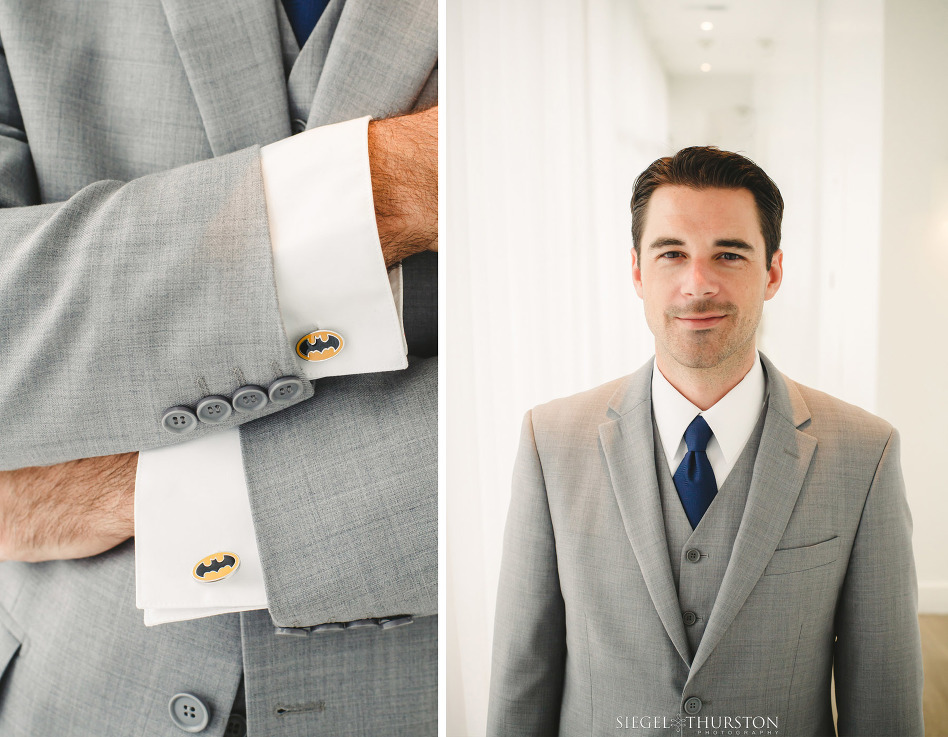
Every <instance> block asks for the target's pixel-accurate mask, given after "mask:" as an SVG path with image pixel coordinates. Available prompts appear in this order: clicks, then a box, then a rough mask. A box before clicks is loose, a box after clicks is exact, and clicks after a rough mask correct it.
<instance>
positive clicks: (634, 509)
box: [599, 362, 691, 664]
mask: <svg viewBox="0 0 948 737" xmlns="http://www.w3.org/2000/svg"><path fill="white" fill-rule="evenodd" d="M651 380H652V363H651V362H649V363H648V364H646V365H645V366H643V367H642V368H641V369H639V370H638V371H637V372H635V373H634V374H633V375H632V376H630V377H629V379H628V381H626V382H623V384H622V386H620V387H619V389H618V390H617V391H616V393H615V395H614V396H613V398H612V400H610V402H609V414H610V416H611V417H614V418H615V419H614V420H612V421H611V422H605V423H603V424H602V425H600V426H599V439H600V442H601V443H602V450H603V453H604V454H605V456H606V463H607V465H608V467H609V476H610V478H611V479H612V490H613V492H614V493H615V495H616V502H617V504H618V505H619V513H620V514H621V515H622V522H623V525H624V526H625V532H626V535H627V536H628V538H629V542H630V543H631V544H632V550H633V552H634V553H635V557H636V559H637V560H638V562H639V568H640V569H641V570H642V577H643V578H644V579H645V585H646V587H647V588H648V593H649V595H650V596H651V597H652V602H653V604H654V605H655V610H656V611H657V612H658V616H659V618H660V619H661V620H662V624H663V625H664V626H665V630H666V631H667V632H668V636H669V637H670V638H671V641H672V643H673V644H674V645H675V649H676V650H678V654H679V655H681V658H682V660H683V661H684V662H685V663H686V664H690V663H691V653H690V650H689V647H688V638H687V636H686V635H685V627H684V624H683V623H682V619H681V608H680V606H679V604H678V594H677V591H676V590H675V582H674V579H673V578H672V569H671V562H670V561H669V559H668V544H667V543H666V541H665V523H664V519H663V517H662V502H661V498H660V495H659V489H658V477H657V476H656V475H655V454H654V451H653V439H652V402H651Z"/></svg>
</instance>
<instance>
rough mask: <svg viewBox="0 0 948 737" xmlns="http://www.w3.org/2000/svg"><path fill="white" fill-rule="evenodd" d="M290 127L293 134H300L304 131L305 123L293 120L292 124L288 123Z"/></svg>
mask: <svg viewBox="0 0 948 737" xmlns="http://www.w3.org/2000/svg"><path fill="white" fill-rule="evenodd" d="M290 127H291V128H292V130H293V133H294V134H296V133H302V132H303V131H305V130H306V121H305V120H301V119H300V118H294V120H293V122H292V123H290Z"/></svg>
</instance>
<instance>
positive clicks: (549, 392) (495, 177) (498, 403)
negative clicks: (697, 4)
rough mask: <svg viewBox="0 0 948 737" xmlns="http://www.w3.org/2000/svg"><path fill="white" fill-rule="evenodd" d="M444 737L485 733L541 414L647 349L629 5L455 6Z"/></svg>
mask: <svg viewBox="0 0 948 737" xmlns="http://www.w3.org/2000/svg"><path fill="white" fill-rule="evenodd" d="M447 28H448V36H447V46H448V49H449V56H448V59H449V63H448V72H447V82H448V84H447V88H448V94H447V97H446V100H447V104H446V105H445V109H446V123H447V128H448V136H447V140H446V150H447V155H448V163H447V192H446V195H447V198H448V200H447V213H448V223H447V229H446V231H445V233H446V237H445V244H446V245H445V247H446V248H449V249H450V254H449V255H450V268H449V274H448V281H447V285H448V289H447V290H446V291H447V295H446V296H447V330H448V353H447V361H448V366H447V376H448V379H447V386H446V392H447V395H446V396H447V433H448V443H447V457H446V461H447V495H446V497H447V505H448V506H447V518H448V521H447V530H446V533H447V541H448V542H447V548H448V549H447V580H448V588H447V604H448V613H447V642H446V643H445V645H446V648H447V656H448V657H447V661H448V666H447V667H448V670H447V683H448V694H447V697H448V698H447V700H448V721H447V733H448V735H450V736H451V737H463V736H465V735H480V734H483V732H484V725H485V717H486V710H487V687H488V680H489V667H490V644H491V633H492V625H493V612H494V603H495V592H496V585H497V575H498V569H499V565H500V554H501V547H502V531H503V524H504V519H505V516H506V511H507V505H508V500H509V493H510V491H509V490H510V475H511V470H512V467H513V461H514V456H515V453H516V448H517V441H518V437H519V432H520V422H521V419H522V416H523V413H524V412H525V411H526V410H527V409H529V408H530V407H531V406H533V405H535V404H537V403H540V402H543V401H547V400H549V399H552V398H553V397H556V396H563V395H566V394H571V393H574V392H577V391H580V390H583V389H586V388H589V387H592V386H595V385H596V384H599V383H602V382H604V381H607V380H609V379H612V378H615V377H617V376H621V375H623V374H626V373H629V372H631V371H632V370H634V369H635V368H637V367H638V366H639V365H640V364H641V363H642V362H643V361H644V360H645V359H646V358H647V357H648V356H650V355H651V353H652V349H651V344H652V341H651V334H650V333H648V331H647V328H646V327H645V323H644V319H643V318H642V317H641V308H640V307H639V306H638V305H637V304H635V303H636V302H637V301H638V300H637V298H636V297H635V294H634V291H633V289H632V284H631V278H630V270H629V254H628V252H629V249H630V247H631V237H630V235H629V214H628V201H629V197H630V195H631V192H632V181H633V179H634V177H635V176H636V174H638V172H640V171H641V170H642V169H644V168H645V166H647V165H648V163H649V162H651V161H652V160H654V159H655V158H657V157H658V156H661V155H664V154H665V153H666V152H667V147H668V143H667V141H668V131H667V112H666V111H667V102H666V95H667V92H666V81H665V77H664V73H663V71H662V69H661V67H660V66H659V64H658V62H657V60H656V58H655V57H654V56H653V54H652V52H651V50H650V48H649V45H648V43H647V41H646V39H645V36H644V33H643V30H642V26H641V22H640V19H639V17H638V16H637V13H636V9H635V5H634V4H633V3H630V2H625V1H620V0H546V1H545V2H540V0H518V2H516V3H510V2H501V1H500V0H453V1H452V2H449V3H448V7H447Z"/></svg>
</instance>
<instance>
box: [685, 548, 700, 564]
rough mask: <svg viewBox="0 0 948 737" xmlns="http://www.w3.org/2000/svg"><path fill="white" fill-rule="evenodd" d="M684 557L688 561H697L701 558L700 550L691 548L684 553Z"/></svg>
mask: <svg viewBox="0 0 948 737" xmlns="http://www.w3.org/2000/svg"><path fill="white" fill-rule="evenodd" d="M685 558H686V559H687V560H688V562H689V563H697V562H698V561H699V560H701V551H700V550H698V549H697V548H692V549H691V550H689V551H688V552H687V553H685Z"/></svg>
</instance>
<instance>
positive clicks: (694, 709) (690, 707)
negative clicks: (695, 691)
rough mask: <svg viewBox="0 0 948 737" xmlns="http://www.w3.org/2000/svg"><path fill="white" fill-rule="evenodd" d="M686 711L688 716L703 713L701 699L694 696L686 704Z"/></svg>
mask: <svg viewBox="0 0 948 737" xmlns="http://www.w3.org/2000/svg"><path fill="white" fill-rule="evenodd" d="M685 711H686V712H687V713H688V714H697V713H698V712H699V711H701V699H699V698H698V697H697V696H692V697H691V698H690V699H688V700H687V701H686V702H685Z"/></svg>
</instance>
